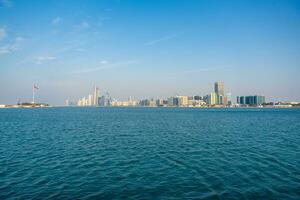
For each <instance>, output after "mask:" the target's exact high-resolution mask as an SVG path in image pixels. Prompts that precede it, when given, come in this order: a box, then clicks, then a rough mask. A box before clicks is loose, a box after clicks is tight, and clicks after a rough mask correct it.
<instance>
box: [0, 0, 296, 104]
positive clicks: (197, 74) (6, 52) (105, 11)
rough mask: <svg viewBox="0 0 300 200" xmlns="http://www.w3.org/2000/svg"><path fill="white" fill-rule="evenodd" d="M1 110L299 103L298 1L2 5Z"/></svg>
mask: <svg viewBox="0 0 300 200" xmlns="http://www.w3.org/2000/svg"><path fill="white" fill-rule="evenodd" d="M0 1H1V3H0V104H5V103H16V102H17V100H18V99H20V100H21V101H31V96H32V84H33V83H37V84H38V85H39V86H40V90H39V91H38V94H37V99H38V100H39V101H43V102H47V103H50V104H63V103H64V100H65V99H70V100H75V99H77V98H79V97H82V96H86V95H87V94H89V93H91V91H92V88H93V85H94V84H96V85H98V86H99V87H100V89H101V92H106V91H108V92H109V93H110V94H111V96H113V97H115V98H118V99H127V97H128V96H132V97H134V98H139V99H140V98H149V97H154V98H158V97H168V96H172V95H176V94H182V95H205V94H207V93H209V92H211V91H213V83H214V82H215V81H219V80H220V81H223V82H224V83H225V90H226V93H227V92H231V93H232V95H233V96H237V95H250V94H262V95H265V96H266V98H267V100H293V101H300V89H299V86H300V78H299V75H300V1H299V0H295V1H290V0H277V1H271V0H270V1H268V0H258V1H254V0H251V1H250V0H249V1H246V0H240V1H238V0H236V1H230V0H228V1H213V0H194V1H193V0H181V1H177V0H161V1H158V0H157V1H155V0H147V1H146V0H145V1H143V0H111V1H101V0H98V1H92V0H88V1H79V0H76V1H73V0H65V1H64V0H57V1H55V0H52V1H41V0H36V1H30V0H26V1H24V0H23V1H17V0H0Z"/></svg>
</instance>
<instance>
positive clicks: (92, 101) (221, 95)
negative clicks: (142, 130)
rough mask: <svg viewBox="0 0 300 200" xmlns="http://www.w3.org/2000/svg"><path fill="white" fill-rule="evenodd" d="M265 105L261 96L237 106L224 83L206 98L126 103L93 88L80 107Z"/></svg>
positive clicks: (216, 85)
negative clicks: (101, 93)
mask: <svg viewBox="0 0 300 200" xmlns="http://www.w3.org/2000/svg"><path fill="white" fill-rule="evenodd" d="M264 103H265V97H264V96H260V95H253V96H238V97H237V104H233V102H232V95H231V93H227V94H226V95H225V87H224V83H223V82H220V81H218V82H215V83H214V92H211V93H210V94H208V95H205V96H203V97H202V96H200V95H196V96H186V95H176V96H171V97H168V98H167V99H143V100H140V101H137V100H133V99H132V98H131V97H129V98H128V100H126V101H119V100H117V99H113V98H112V97H110V95H109V94H108V93H106V94H105V95H102V96H100V90H99V88H98V87H97V86H95V87H94V88H93V93H92V94H89V95H88V96H87V97H83V98H80V99H79V100H78V102H77V105H78V106H101V107H106V106H123V107H126V106H143V107H162V106H163V107H228V106H235V107H236V106H260V105H262V104H264Z"/></svg>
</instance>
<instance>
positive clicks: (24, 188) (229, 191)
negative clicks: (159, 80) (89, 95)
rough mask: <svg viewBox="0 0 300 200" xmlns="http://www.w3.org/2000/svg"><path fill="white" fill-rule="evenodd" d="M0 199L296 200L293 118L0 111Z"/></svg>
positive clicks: (298, 160)
mask: <svg viewBox="0 0 300 200" xmlns="http://www.w3.org/2000/svg"><path fill="white" fill-rule="evenodd" d="M0 199H151V200H152V199H153V200H154V199H295V200H299V199H300V109H256V108H249V109H247V108H245V109H238V108H235V109H193V108H76V107H74V108H41V109H38V108H37V109H0Z"/></svg>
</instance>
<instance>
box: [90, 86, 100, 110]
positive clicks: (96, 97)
mask: <svg viewBox="0 0 300 200" xmlns="http://www.w3.org/2000/svg"><path fill="white" fill-rule="evenodd" d="M99 96H100V92H99V88H98V87H97V86H95V88H94V94H93V102H92V104H93V106H97V105H98V98H99Z"/></svg>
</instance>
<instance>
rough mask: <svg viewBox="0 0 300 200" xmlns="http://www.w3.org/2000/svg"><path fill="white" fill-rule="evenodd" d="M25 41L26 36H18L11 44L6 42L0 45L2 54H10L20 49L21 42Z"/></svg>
mask: <svg viewBox="0 0 300 200" xmlns="http://www.w3.org/2000/svg"><path fill="white" fill-rule="evenodd" d="M22 41H24V38H22V37H17V38H15V39H14V40H13V42H11V43H9V44H5V45H3V46H0V55H1V54H8V53H12V52H14V51H16V50H18V49H20V46H21V42H22Z"/></svg>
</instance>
